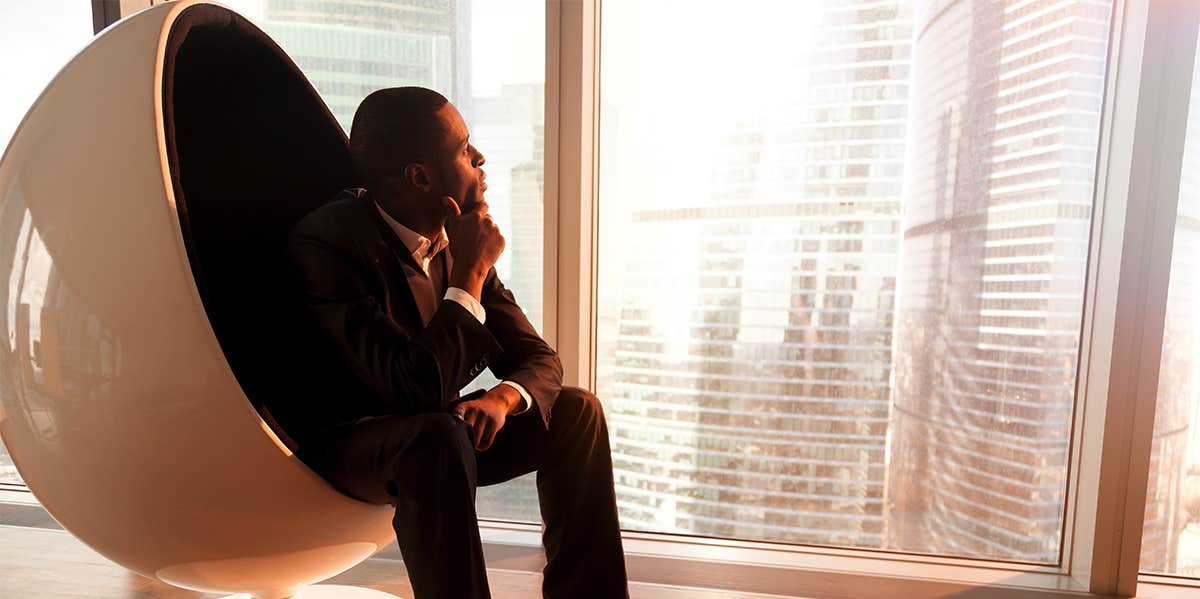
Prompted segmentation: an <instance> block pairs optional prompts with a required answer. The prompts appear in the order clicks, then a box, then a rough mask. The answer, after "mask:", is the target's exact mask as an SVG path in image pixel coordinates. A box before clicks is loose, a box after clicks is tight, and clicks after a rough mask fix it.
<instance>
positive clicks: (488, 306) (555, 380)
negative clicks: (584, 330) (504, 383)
mask: <svg viewBox="0 0 1200 599" xmlns="http://www.w3.org/2000/svg"><path fill="white" fill-rule="evenodd" d="M481 299H482V300H483V301H482V302H481V303H482V304H483V307H484V310H486V311H487V328H488V330H489V331H491V333H492V336H493V337H494V338H495V339H496V340H497V341H498V342H499V343H500V347H501V348H502V351H501V352H500V354H499V355H497V356H493V358H492V361H491V369H492V373H493V374H495V375H496V378H499V379H503V380H508V381H512V382H514V383H517V384H519V385H521V386H522V387H524V388H525V390H526V391H528V392H529V395H530V396H532V397H533V401H534V403H541V402H543V401H546V400H548V399H549V400H552V399H553V398H555V397H557V396H558V392H559V391H560V390H561V389H562V377H563V369H562V361H560V360H559V359H558V353H557V352H555V351H554V349H553V348H551V347H550V345H549V344H547V343H546V342H545V340H543V339H542V337H541V335H538V333H537V330H535V329H534V328H533V325H532V324H530V323H529V319H528V318H526V317H525V312H524V311H523V310H521V307H520V306H518V305H517V301H516V299H515V298H514V297H513V294H512V292H511V291H509V290H508V289H507V288H505V287H504V284H503V283H501V282H500V278H499V277H497V276H496V269H494V268H493V269H492V270H491V271H490V272H489V273H488V276H487V279H486V280H485V281H484V284H483V293H482V298H481Z"/></svg>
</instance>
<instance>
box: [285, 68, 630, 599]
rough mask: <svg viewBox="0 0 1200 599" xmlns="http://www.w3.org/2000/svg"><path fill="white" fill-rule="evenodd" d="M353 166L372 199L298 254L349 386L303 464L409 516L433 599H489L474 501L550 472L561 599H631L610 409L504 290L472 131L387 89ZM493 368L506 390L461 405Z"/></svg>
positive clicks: (408, 534) (546, 510) (552, 542)
mask: <svg viewBox="0 0 1200 599" xmlns="http://www.w3.org/2000/svg"><path fill="white" fill-rule="evenodd" d="M350 152H351V156H352V159H353V161H354V164H355V168H356V169H357V170H358V171H359V173H360V174H361V175H362V177H363V180H364V182H365V184H366V186H367V187H366V189H355V190H346V191H343V192H342V193H341V195H340V196H339V197H337V198H335V199H334V201H332V202H330V203H329V204H326V205H324V206H322V207H320V208H318V209H317V210H315V211H313V212H312V213H311V214H309V215H308V216H307V217H305V218H304V219H303V220H302V221H301V222H300V223H299V224H298V225H296V227H295V229H294V230H293V231H292V235H291V239H290V240H289V247H288V251H289V257H290V261H291V263H292V265H293V267H294V268H295V270H296V273H297V277H298V280H299V282H300V285H301V287H302V292H303V294H304V299H305V303H306V306H307V309H308V311H309V312H310V313H311V314H312V315H313V316H314V318H315V321H316V323H317V325H318V326H319V327H320V328H321V330H322V331H323V332H324V334H325V337H326V338H327V339H328V340H329V343H330V345H331V346H332V347H333V348H335V351H333V352H332V354H331V355H333V356H336V357H335V358H333V359H330V360H329V361H330V362H333V363H331V364H330V375H329V378H330V380H336V381H339V383H338V385H339V387H340V389H339V390H338V392H337V393H336V394H334V397H335V399H332V400H329V401H328V402H325V405H322V406H310V408H306V409H309V410H310V411H312V412H313V413H314V414H317V413H319V414H322V415H323V416H322V417H323V418H326V419H327V420H330V421H331V422H329V424H330V426H326V427H324V428H322V429H321V431H320V433H319V434H318V435H312V434H310V435H308V439H309V440H308V441H307V442H306V443H305V444H303V445H302V447H303V451H302V454H301V455H302V457H303V458H304V459H305V461H306V462H307V463H308V464H310V465H311V466H312V467H313V468H314V469H315V470H317V471H318V472H319V473H320V474H321V475H322V476H324V477H325V478H326V479H328V480H329V481H330V482H331V483H332V484H333V485H334V486H336V487H338V488H339V489H341V490H342V491H343V492H344V493H346V494H348V495H351V496H353V497H357V498H359V499H362V500H364V501H370V502H376V503H390V504H393V505H395V507H396V513H395V517H394V519H393V525H394V528H395V530H396V540H397V541H398V543H399V545H400V552H401V553H402V554H403V556H404V562H405V565H406V567H407V569H408V575H409V579H410V580H411V582H412V586H413V590H414V591H415V593H416V596H417V598H418V599H433V598H435V597H436V598H445V599H465V598H479V597H489V592H488V584H487V574H486V571H485V569H484V560H483V549H482V544H481V542H480V538H479V527H478V523H477V522H476V517H475V488H476V486H477V485H493V484H497V483H501V482H504V481H506V480H509V479H512V478H514V477H517V476H520V475H522V474H525V473H528V472H533V471H536V472H537V489H538V500H539V503H540V505H541V511H542V518H543V519H544V521H545V532H544V535H543V542H544V544H545V548H546V556H547V559H548V563H547V565H546V568H545V571H544V574H545V576H544V581H543V589H542V590H543V594H544V596H546V597H557V598H564V599H566V598H584V597H596V598H608V597H613V598H617V597H627V596H628V593H627V591H626V587H627V584H626V578H625V562H624V555H623V553H622V549H621V536H620V529H619V526H618V523H617V508H616V500H615V497H614V493H613V475H612V457H611V454H610V451H609V445H608V432H607V429H606V426H605V421H604V414H603V412H602V411H601V407H600V402H599V401H598V400H597V399H596V397H595V396H593V395H592V394H590V393H588V392H587V391H584V390H582V389H575V388H569V387H562V386H561V385H562V365H561V363H560V362H559V359H558V356H557V355H556V354H555V352H554V350H553V349H551V348H550V346H548V345H547V344H546V342H545V341H543V340H542V338H541V337H540V336H539V335H538V334H537V332H536V331H535V330H534V329H533V327H532V326H531V325H530V324H529V321H528V320H527V319H526V318H525V315H524V313H523V312H522V311H521V308H520V307H519V306H517V303H516V301H515V300H514V298H513V295H512V293H511V292H509V291H508V290H507V289H505V287H504V285H503V284H502V283H501V282H500V280H499V278H497V276H496V270H495V268H493V265H494V264H495V263H496V260H497V259H498V258H499V256H500V253H501V252H502V251H503V249H504V238H503V237H502V236H501V234H500V231H499V230H498V229H497V228H496V224H495V223H494V222H492V219H491V218H490V217H489V216H488V205H487V202H485V201H484V197H483V194H484V191H485V190H486V189H487V184H486V183H484V177H485V175H484V172H483V169H482V168H481V167H482V166H483V163H484V160H483V155H482V154H480V152H479V151H478V150H477V149H475V147H474V146H473V145H471V143H470V141H469V140H468V131H467V126H466V124H465V123H464V122H463V119H462V116H460V115H459V113H458V110H456V109H455V108H454V106H453V105H452V104H450V103H449V102H448V101H447V100H446V99H445V98H444V97H442V96H441V95H439V94H438V93H437V92H433V91H430V90H427V89H423V88H416V87H405V88H393V89H384V90H380V91H377V92H375V93H373V94H371V95H370V96H368V97H367V98H366V99H365V100H363V102H362V104H361V105H360V106H359V108H358V111H357V112H356V113H355V115H354V125H353V128H352V130H351V134H350ZM488 366H490V367H491V369H492V371H493V372H494V373H495V374H496V376H497V377H498V378H501V379H502V380H503V382H502V383H501V384H499V385H497V386H496V387H494V388H492V389H491V390H489V391H486V392H477V393H475V394H471V395H470V396H468V397H466V398H459V390H460V389H462V388H463V386H464V385H466V384H467V383H469V382H470V381H471V380H473V379H474V378H475V377H476V376H478V375H479V374H480V372H482V371H483V369H484V368H485V367H488ZM314 440H315V442H314Z"/></svg>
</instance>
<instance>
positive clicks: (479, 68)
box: [225, 0, 545, 520]
mask: <svg viewBox="0 0 1200 599" xmlns="http://www.w3.org/2000/svg"><path fill="white" fill-rule="evenodd" d="M225 4H226V5H228V6H230V7H231V8H233V9H235V10H237V11H238V12H240V13H241V14H243V15H244V16H246V17H247V18H249V19H251V20H252V21H254V22H255V23H256V24H257V25H258V26H259V27H262V28H263V30H265V31H266V32H267V33H268V34H270V35H271V37H272V38H273V39H274V40H275V41H276V42H278V43H279V45H280V46H281V47H282V48H283V49H284V51H286V52H287V53H288V55H289V56H291V57H292V59H293V60H295V61H296V63H297V64H298V65H299V66H300V68H301V70H303V71H304V73H305V75H307V76H308V78H309V80H310V81H312V84H313V87H315V88H316V89H317V92H319V93H320V94H321V97H322V98H323V99H324V100H325V102H326V103H327V104H328V105H329V107H330V109H331V110H332V111H333V114H334V116H335V117H337V119H338V121H339V122H341V124H342V126H343V127H344V128H345V129H346V131H347V132H348V131H349V130H350V124H351V122H352V120H353V118H354V111H355V109H356V108H357V107H358V103H359V102H361V101H362V99H363V98H364V97H366V96H367V94H370V93H371V92H373V91H375V90H377V89H380V88H384V87H396V86H403V85H419V86H422V87H428V88H431V89H435V90H437V91H439V92H441V93H442V94H444V95H445V96H446V97H447V98H449V99H450V101H451V102H453V103H454V104H455V106H457V107H458V108H459V110H461V111H462V114H463V118H464V119H465V120H466V122H467V125H468V127H469V128H470V129H471V140H472V142H473V143H474V144H475V146H476V147H478V148H479V150H480V151H481V152H483V154H484V156H485V157H486V163H485V164H484V170H485V171H487V173H488V192H487V201H488V204H489V206H490V211H489V214H491V215H492V217H493V218H494V219H495V221H496V223H497V224H498V225H499V226H500V229H501V230H502V231H503V232H504V234H505V237H506V238H507V239H508V245H507V249H506V250H505V252H504V254H503V255H502V256H501V258H500V262H499V263H497V265H496V270H497V272H498V273H499V274H500V278H501V280H503V281H504V282H505V285H506V286H508V288H509V289H511V290H512V291H513V294H514V295H515V296H516V298H517V301H518V302H519V303H520V304H521V307H522V308H524V309H525V312H526V314H527V315H528V316H529V320H530V321H531V322H533V325H534V326H535V327H539V328H540V327H541V325H542V243H543V242H542V239H543V237H542V230H543V223H542V214H543V207H542V197H543V193H542V173H543V166H542V164H543V156H542V154H543V139H544V114H545V109H544V105H545V100H544V87H545V35H544V34H543V32H544V30H545V3H544V2H543V1H542V0H506V1H505V2H485V1H473V0H432V1H430V0H420V1H417V0H412V1H410V0H390V1H387V2H378V1H374V0H227V1H226V2H225ZM496 382H497V381H496V380H495V379H494V378H492V377H491V376H489V375H487V374H485V375H484V376H481V377H480V379H479V380H477V381H476V382H475V384H473V385H472V386H471V387H470V388H476V387H490V386H491V385H494V384H495V383H496ZM478 509H479V513H480V514H481V515H483V516H488V517H493V518H512V519H521V520H537V519H539V515H538V507H537V497H536V494H535V491H534V483H533V477H532V476H526V477H523V478H521V479H518V480H516V481H514V482H512V483H509V484H506V485H500V486H497V487H491V488H485V489H481V490H480V492H479V508H478Z"/></svg>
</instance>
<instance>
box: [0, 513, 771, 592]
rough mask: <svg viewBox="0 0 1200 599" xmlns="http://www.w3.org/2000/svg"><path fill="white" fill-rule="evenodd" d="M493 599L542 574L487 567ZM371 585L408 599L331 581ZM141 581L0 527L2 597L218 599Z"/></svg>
mask: <svg viewBox="0 0 1200 599" xmlns="http://www.w3.org/2000/svg"><path fill="white" fill-rule="evenodd" d="M488 580H489V581H490V582H491V585H492V596H493V597H494V598H495V599H537V598H539V597H541V593H540V592H539V589H540V584H541V575H539V574H533V573H530V572H522V571H515V570H502V569H489V570H488ZM327 582H329V583H335V584H345V585H354V586H363V587H370V588H373V589H378V590H382V591H386V592H388V593H392V594H394V595H397V596H399V597H402V598H404V599H411V598H412V588H411V587H410V586H409V585H408V577H407V575H406V574H405V572H404V564H403V563H401V562H398V561H393V560H385V559H370V560H367V561H365V562H363V563H362V564H359V565H358V566H356V567H354V568H353V569H351V570H349V571H348V572H345V573H343V574H341V575H339V576H337V577H335V578H333V579H330V580H329V581H327ZM629 594H630V597H631V599H770V598H771V597H774V596H772V595H759V594H748V593H731V592H730V591H717V590H708V589H696V588H684V587H671V586H664V585H656V584H646V583H636V582H635V583H631V584H630V586H629ZM217 597H219V596H218V595H211V594H204V593H196V592H192V591H185V590H182V589H177V588H174V587H171V586H168V585H165V584H163V583H160V582H157V581H154V580H150V579H148V578H143V577H141V576H139V575H137V574H133V573H132V572H129V571H127V570H125V569H124V568H122V567H120V566H118V565H116V564H114V563H112V562H110V561H108V560H107V559H105V558H103V557H101V556H100V555H99V554H98V553H96V552H95V551H92V550H91V549H89V548H88V547H87V546H85V545H84V544H82V543H80V542H79V541H77V540H76V539H75V538H74V537H72V536H71V535H70V534H69V533H67V532H65V531H62V530H52V529H45V528H31V527H26V526H8V525H0V599H185V598H186V599H200V598H205V599H216V598H217Z"/></svg>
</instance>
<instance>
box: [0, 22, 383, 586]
mask: <svg viewBox="0 0 1200 599" xmlns="http://www.w3.org/2000/svg"><path fill="white" fill-rule="evenodd" d="M193 11H195V12H193ZM232 15H233V13H231V12H230V11H228V10H227V9H224V8H222V7H220V6H219V5H213V4H210V3H205V2H194V1H179V2H170V3H165V4H161V5H158V6H155V7H152V8H150V9H147V10H145V11H142V12H140V13H138V14H136V15H133V16H131V17H129V18H127V19H125V20H123V21H121V22H119V23H117V24H116V25H114V26H113V27H111V28H110V29H109V30H107V31H105V32H103V33H102V34H101V35H99V36H98V37H97V38H95V39H94V40H93V41H92V42H91V43H90V44H89V45H88V46H87V47H85V48H84V49H83V50H82V51H81V52H80V53H79V54H78V55H77V56H76V57H75V58H74V59H73V60H72V61H71V62H70V63H69V64H67V65H66V66H65V67H64V68H63V69H62V71H61V72H60V73H59V74H58V75H57V76H56V77H55V78H54V80H53V81H52V82H51V83H50V85H49V86H48V87H47V89H46V90H45V91H44V92H43V94H42V95H41V97H40V98H39V99H38V100H37V102H36V103H35V104H34V106H33V107H32V108H31V109H30V111H29V113H28V114H27V116H26V117H25V119H24V121H23V122H22V124H21V126H20V127H19V128H18V130H17V132H16V133H15V135H14V138H13V141H12V142H11V144H10V146H9V148H8V150H7V151H6V153H5V155H4V157H3V159H2V160H0V280H2V281H3V282H2V284H0V297H2V298H3V301H0V305H2V306H3V310H2V312H0V329H3V331H4V338H3V343H0V408H2V410H0V436H2V437H3V440H4V443H5V445H6V446H7V447H8V450H9V452H10V454H11V456H12V459H13V462H14V463H15V465H16V467H17V469H18V471H19V472H20V474H21V476H22V477H23V479H24V481H25V483H26V484H27V485H28V486H29V489H30V490H31V491H32V492H33V494H34V495H35V496H36V497H37V499H38V500H39V501H40V502H41V503H42V505H43V506H44V507H45V509H46V510H47V511H48V512H49V513H50V515H52V516H53V517H54V518H55V519H56V520H57V521H58V522H59V523H61V524H62V526H63V527H64V528H66V529H67V530H68V531H70V532H71V533H72V534H74V535H75V536H76V537H78V538H79V539H80V540H81V541H83V542H84V543H85V544H87V545H88V546H90V547H92V548H93V549H95V550H96V551H97V552H99V553H101V554H102V555H104V556H106V557H108V558H109V559H111V560H113V561H115V562H117V563H118V564H121V565H122V566H125V567H127V568H129V569H131V570H134V571H136V572H139V573H141V574H143V575H145V576H148V577H152V578H157V579H159V580H161V581H164V582H167V583H170V584H173V585H177V586H180V587H184V588H188V589H194V590H199V591H207V592H250V593H252V594H254V595H255V596H259V597H286V596H290V595H291V594H292V593H293V591H294V589H295V588H296V587H297V586H298V585H304V584H308V583H312V582H315V581H318V580H322V579H325V578H328V577H330V576H333V575H336V574H338V573H340V572H342V571H344V570H346V569H348V568H350V567H352V566H353V565H355V564H357V563H358V562H360V561H361V560H363V559H366V558H367V557H369V556H371V555H372V554H374V553H375V552H377V551H378V550H379V549H381V548H382V547H383V546H384V545H386V544H387V543H389V542H390V541H391V540H392V539H393V538H394V537H393V533H392V530H391V517H392V510H391V508H389V507H388V506H379V505H370V504H366V503H362V502H359V501H356V500H354V499H351V498H349V497H346V496H344V495H342V494H340V493H338V492H337V491H336V490H334V489H333V488H332V487H330V486H329V485H328V484H327V483H326V482H325V481H324V480H323V479H321V478H320V477H319V476H317V475H316V474H315V473H313V472H312V471H311V470H310V469H309V468H308V467H306V466H305V465H304V464H303V463H302V462H301V461H300V460H299V459H298V458H297V457H296V456H295V455H293V453H292V452H291V451H290V450H289V449H288V447H287V446H285V444H284V443H283V442H281V440H280V437H279V436H278V435H276V433H275V432H274V431H273V430H272V429H271V427H270V426H268V425H267V424H266V423H265V422H264V420H263V418H262V417H261V416H260V415H259V413H258V411H257V410H256V409H255V405H258V404H260V403H261V401H252V399H251V397H249V396H248V394H247V392H246V391H245V390H244V385H243V384H242V383H240V382H239V377H238V376H237V375H235V368H234V367H232V366H231V363H230V360H229V359H228V358H227V352H226V351H223V350H222V343H226V345H228V339H219V335H218V334H217V333H216V332H215V329H214V323H213V322H212V321H211V319H210V317H211V316H212V314H211V308H210V309H208V310H206V306H205V299H203V295H204V294H202V292H201V289H200V286H199V285H198V283H197V281H198V279H197V275H198V273H196V272H194V270H195V269H194V267H195V265H196V264H197V262H196V256H195V255H189V247H191V246H189V243H190V242H189V241H188V238H189V236H191V235H193V234H194V232H193V231H189V230H188V229H187V226H186V220H187V219H186V218H182V219H181V216H186V215H183V214H181V210H182V206H183V204H181V202H182V201H183V198H180V197H179V195H180V192H179V190H180V189H181V188H180V187H179V185H180V181H179V172H178V168H176V169H175V170H174V171H173V169H172V166H173V165H172V156H173V155H174V154H173V153H174V152H175V149H174V148H173V146H172V145H171V144H170V140H169V136H170V132H171V131H170V130H171V126H170V125H171V123H168V122H166V121H165V120H164V118H165V117H164V114H168V113H170V107H166V110H165V109H164V89H165V86H166V85H167V84H168V83H169V82H170V81H171V77H172V76H173V73H171V72H168V69H166V68H165V66H164V65H165V63H168V62H169V59H170V56H169V54H170V49H171V47H172V45H173V44H177V43H178V42H179V39H177V38H173V35H181V34H186V31H184V30H183V29H180V28H178V27H176V25H178V24H180V23H183V22H184V21H186V20H187V19H188V18H196V17H197V16H200V17H203V18H201V19H200V21H205V20H213V19H217V20H220V19H234V18H235V17H234V16H232ZM237 19H240V17H237ZM237 23H238V24H239V26H240V27H242V28H243V29H244V27H245V24H244V20H239V21H237ZM173 31H174V33H173ZM263 37H264V38H265V35H264V36H263ZM246 43H251V42H246ZM268 50H270V52H274V53H276V54H278V56H279V57H281V58H280V60H281V61H286V65H285V66H286V67H287V68H288V69H290V71H293V72H294V73H295V74H296V76H297V77H298V78H299V79H298V81H299V83H297V85H301V84H302V85H303V86H305V87H306V88H307V89H308V90H309V92H310V93H311V95H312V97H311V98H307V99H304V100H303V101H302V102H301V103H302V104H303V103H304V102H309V103H311V102H314V101H315V102H316V103H317V104H314V106H315V105H319V106H320V108H321V109H323V110H324V114H325V116H326V117H328V121H327V123H321V124H319V125H315V126H319V127H326V126H327V125H328V127H330V129H329V131H330V132H331V133H329V137H328V139H340V140H341V143H342V145H343V146H344V143H345V136H344V134H343V133H342V132H341V130H340V128H337V126H336V122H335V121H333V119H332V117H331V116H329V115H328V109H327V108H324V104H323V103H321V101H320V99H319V98H316V94H315V92H312V91H311V90H312V88H311V86H310V85H308V83H307V81H306V80H304V79H303V77H302V76H301V75H299V71H298V69H296V68H295V66H294V65H293V64H292V63H291V61H290V60H288V59H287V58H286V56H285V55H283V53H282V52H281V51H278V49H277V48H268ZM280 64H284V63H282V62H281V63H280ZM280 72H283V71H280ZM235 91H236V90H235ZM288 105H289V106H292V104H290V103H289V104H288ZM304 105H306V106H307V105H308V104H304ZM289 110H290V109H289ZM285 112H288V111H285ZM292 112H294V111H292ZM249 134H250V135H253V132H250V133H249ZM231 143H237V142H236V140H231ZM334 145H336V144H334ZM330 147H331V148H332V147H333V146H330ZM334 150H335V151H342V150H341V149H338V148H334ZM175 166H178V165H175ZM319 191H320V192H321V193H325V191H327V190H319ZM313 201H315V200H313ZM297 210H298V208H292V209H291V211H292V212H296V211H297ZM289 218H293V219H294V218H297V217H296V216H295V215H294V214H290V215H289ZM281 226H282V227H283V228H284V229H286V223H284V225H281ZM191 249H192V250H193V251H194V250H195V248H194V247H191ZM242 378H245V377H242Z"/></svg>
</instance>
